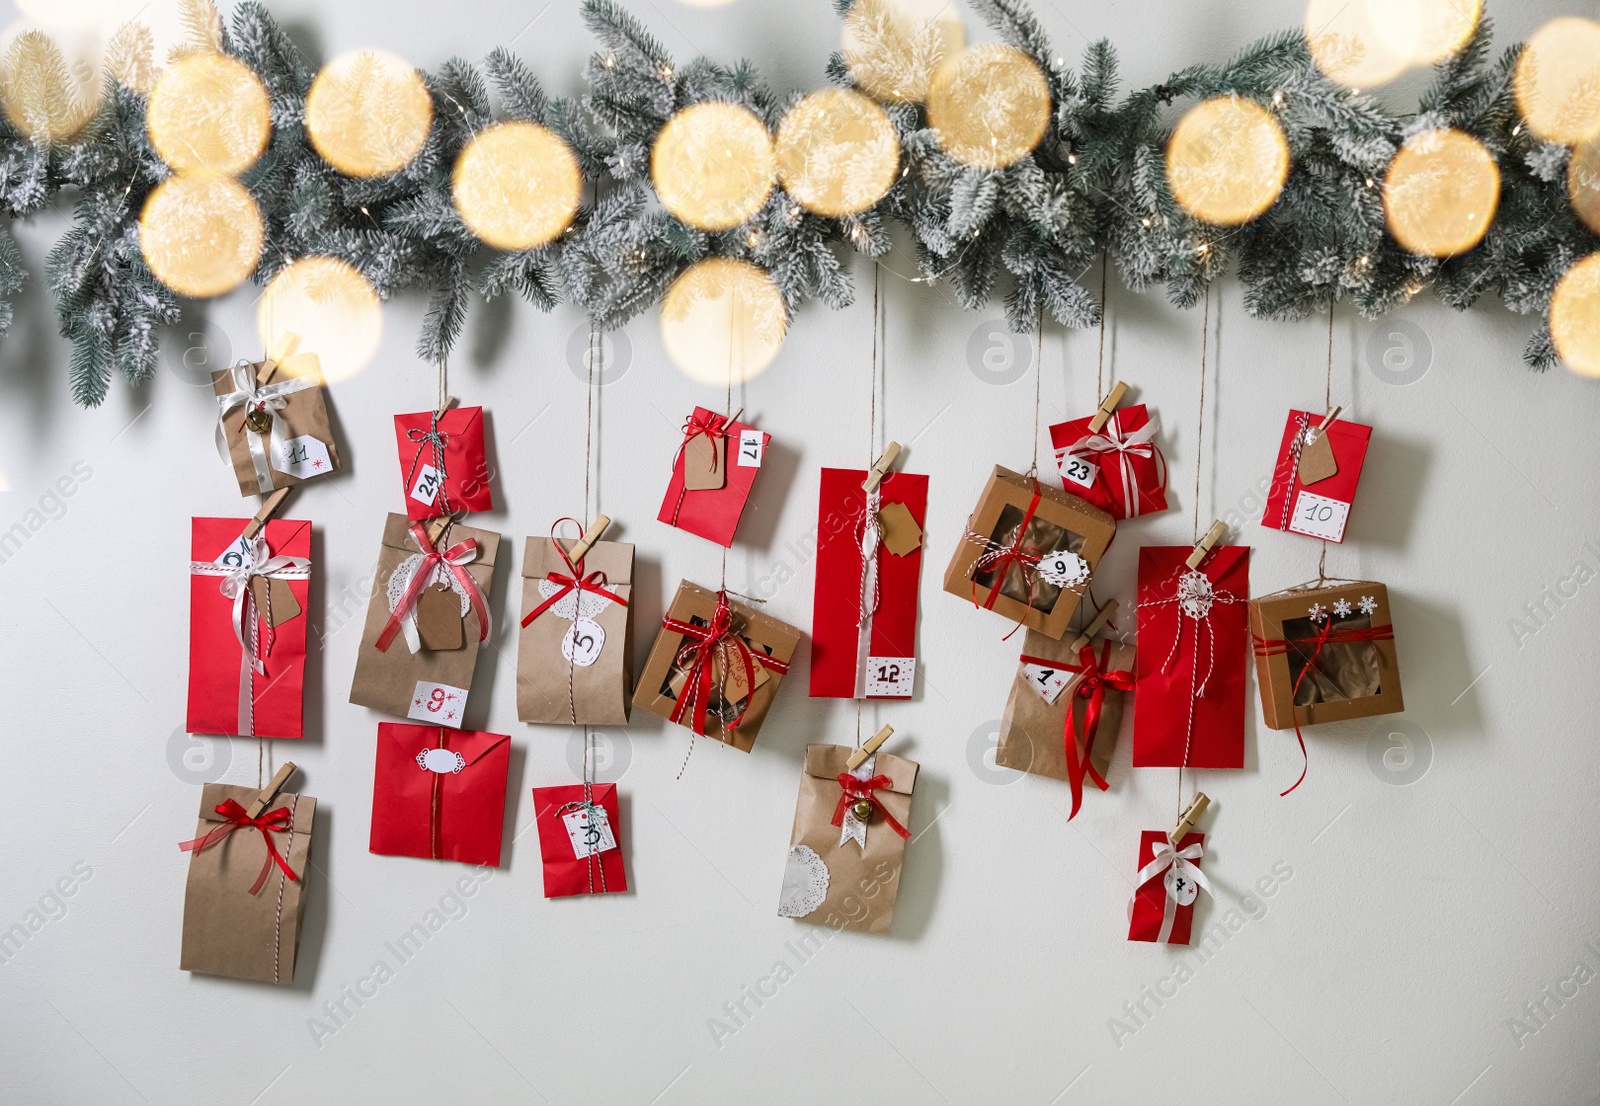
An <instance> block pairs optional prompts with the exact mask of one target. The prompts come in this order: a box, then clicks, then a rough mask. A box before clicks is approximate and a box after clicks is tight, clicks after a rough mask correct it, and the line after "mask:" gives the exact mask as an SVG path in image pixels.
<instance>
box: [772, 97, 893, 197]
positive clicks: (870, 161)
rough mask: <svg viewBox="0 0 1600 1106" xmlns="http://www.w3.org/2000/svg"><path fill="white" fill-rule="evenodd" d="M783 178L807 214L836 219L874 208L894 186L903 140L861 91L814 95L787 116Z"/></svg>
mask: <svg viewBox="0 0 1600 1106" xmlns="http://www.w3.org/2000/svg"><path fill="white" fill-rule="evenodd" d="M776 148H777V161H778V179H779V180H780V181H782V182H783V187H784V188H785V189H786V190H787V191H788V193H789V195H791V196H793V197H794V198H795V200H796V201H797V202H798V203H799V204H800V206H802V207H804V208H805V209H806V210H807V211H811V212H815V213H816V214H818V215H828V216H833V217H835V218H837V217H840V216H845V215H855V214H859V213H860V212H863V211H866V210H868V209H869V208H871V207H872V206H873V205H875V204H876V203H877V202H878V201H879V200H881V199H883V197H884V196H885V195H886V194H887V193H888V191H889V189H890V188H891V187H892V186H893V185H894V179H895V174H896V173H897V172H898V171H899V168H900V141H899V139H897V138H896V137H895V133H894V124H893V123H892V122H890V120H889V116H888V115H887V114H886V113H885V112H884V110H883V109H882V108H880V107H879V106H878V105H877V104H875V103H873V102H872V101H871V100H869V99H868V98H867V97H865V96H863V95H861V93H859V92H851V91H848V90H846V89H841V88H834V89H828V90H826V91H823V92H813V93H812V94H811V95H810V96H807V97H806V98H805V99H803V100H801V101H800V102H799V103H798V104H796V105H795V106H794V107H793V108H791V109H790V110H789V113H788V114H787V115H785V116H784V117H783V122H782V123H781V124H780V125H779V127H778V138H777V142H776Z"/></svg>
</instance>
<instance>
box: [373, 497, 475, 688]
mask: <svg viewBox="0 0 1600 1106" xmlns="http://www.w3.org/2000/svg"><path fill="white" fill-rule="evenodd" d="M468 538H473V539H476V541H477V543H478V555H477V557H476V558H475V559H474V560H472V561H471V562H470V563H468V564H467V566H466V569H467V574H468V575H469V576H471V577H472V578H473V580H475V581H477V584H478V590H479V591H481V592H483V597H484V603H485V605H487V604H488V601H489V589H490V586H491V584H492V583H493V581H494V558H495V553H496V551H497V550H498V549H499V548H500V535H499V534H496V533H494V532H493V531H490V530H479V529H476V528H474V527H471V526H459V525H457V526H452V527H451V528H450V529H449V530H447V531H445V533H444V535H443V537H441V538H440V540H439V547H440V548H441V549H448V548H449V547H450V546H453V545H455V544H457V543H458V542H463V541H466V540H467V539H468ZM414 553H420V550H418V548H417V545H416V543H415V542H414V541H412V540H411V534H410V523H409V522H407V520H406V516H405V515H397V514H390V515H389V518H388V521H387V522H385V523H384V527H383V547H382V548H381V549H380V550H379V551H378V573H377V576H376V577H375V578H374V580H373V584H372V598H371V600H370V601H369V602H368V603H367V622H366V626H365V627H364V628H363V629H362V631H361V650H360V652H358V653H357V654H356V674H355V679H354V680H353V681H351V684H350V701H351V702H352V703H355V704H356V705H357V706H362V707H371V708H372V709H373V710H380V711H383V712H384V713H385V714H393V715H397V716H398V717H400V718H405V717H407V714H408V712H409V711H410V710H411V700H412V696H413V695H414V694H415V692H416V688H417V681H419V680H426V681H428V682H430V683H436V684H448V685H449V686H451V687H459V688H465V689H467V690H468V691H470V690H471V689H472V674H473V672H474V671H475V670H476V669H477V666H478V654H479V652H480V648H479V646H480V644H481V643H480V642H479V641H478V612H477V611H475V610H471V609H469V610H468V611H467V615H466V618H465V619H463V620H462V622H463V624H462V633H463V637H464V639H465V642H466V645H465V647H464V648H461V649H449V650H430V649H424V650H422V651H421V652H419V653H413V652H412V651H411V650H410V649H409V648H408V647H407V646H406V640H405V635H404V634H396V635H395V638H394V640H393V641H392V642H390V644H389V649H388V651H387V652H383V653H380V652H379V651H378V645H377V641H378V635H379V634H381V633H382V632H383V627H384V623H386V622H388V621H389V578H390V577H391V576H393V575H394V571H395V569H397V568H399V567H400V565H401V563H402V562H404V561H405V560H406V558H407V557H410V556H411V555H412V554H414Z"/></svg>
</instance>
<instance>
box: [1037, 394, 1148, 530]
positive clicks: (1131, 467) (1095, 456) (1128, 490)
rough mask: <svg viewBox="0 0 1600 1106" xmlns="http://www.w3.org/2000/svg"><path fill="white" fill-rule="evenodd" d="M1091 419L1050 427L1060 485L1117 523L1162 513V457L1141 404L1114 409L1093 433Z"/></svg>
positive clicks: (1087, 417)
mask: <svg viewBox="0 0 1600 1106" xmlns="http://www.w3.org/2000/svg"><path fill="white" fill-rule="evenodd" d="M1093 421H1094V416H1093V415H1088V416H1085V417H1084V418H1081V419H1072V420H1070V421H1068V422H1059V423H1056V425H1054V426H1052V427H1051V428H1050V444H1051V445H1052V446H1054V447H1055V451H1056V467H1057V468H1058V469H1059V470H1060V472H1061V486H1062V487H1064V488H1066V490H1067V491H1069V492H1071V493H1072V494H1073V495H1075V496H1078V497H1079V498H1080V499H1086V500H1088V501H1089V502H1090V503H1093V504H1094V505H1095V506H1096V507H1099V508H1100V509H1101V510H1102V511H1109V512H1110V513H1111V517H1112V518H1115V519H1117V520H1118V521H1121V520H1122V519H1125V518H1134V517H1137V516H1138V515H1148V514H1153V513H1155V512H1156V511H1165V510H1166V509H1167V459H1166V457H1164V456H1163V455H1162V453H1161V446H1160V445H1159V444H1157V442H1156V434H1157V432H1158V431H1159V430H1160V429H1161V427H1160V424H1159V423H1157V422H1156V420H1155V419H1153V418H1151V417H1150V413H1149V411H1147V410H1146V408H1145V405H1144V404H1142V403H1136V404H1133V405H1132V406H1129V407H1119V408H1117V409H1116V411H1114V412H1113V413H1112V415H1111V418H1110V419H1108V420H1106V424H1105V425H1104V426H1103V427H1101V428H1100V430H1099V432H1098V433H1096V432H1095V431H1093V430H1090V429H1089V424H1090V423H1091V422H1093Z"/></svg>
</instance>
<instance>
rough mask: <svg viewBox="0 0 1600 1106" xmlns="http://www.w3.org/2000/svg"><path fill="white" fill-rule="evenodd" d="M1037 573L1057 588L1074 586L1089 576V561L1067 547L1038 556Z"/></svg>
mask: <svg viewBox="0 0 1600 1106" xmlns="http://www.w3.org/2000/svg"><path fill="white" fill-rule="evenodd" d="M1039 575H1040V576H1043V577H1044V578H1045V579H1046V580H1048V581H1050V582H1051V583H1052V584H1054V585H1055V586H1056V587H1058V588H1074V587H1077V586H1078V585H1079V584H1081V583H1083V582H1084V581H1085V580H1087V579H1088V578H1089V562H1088V561H1086V560H1084V559H1083V558H1082V557H1080V556H1078V555H1077V554H1076V553H1074V552H1072V551H1071V550H1069V549H1062V550H1059V551H1057V552H1055V553H1046V554H1045V555H1044V556H1043V557H1040V558H1039Z"/></svg>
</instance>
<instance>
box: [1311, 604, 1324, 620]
mask: <svg viewBox="0 0 1600 1106" xmlns="http://www.w3.org/2000/svg"><path fill="white" fill-rule="evenodd" d="M1327 617H1328V608H1327V607H1324V606H1323V605H1322V604H1321V603H1313V604H1311V621H1313V622H1321V621H1322V620H1323V619H1325V618H1327Z"/></svg>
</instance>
